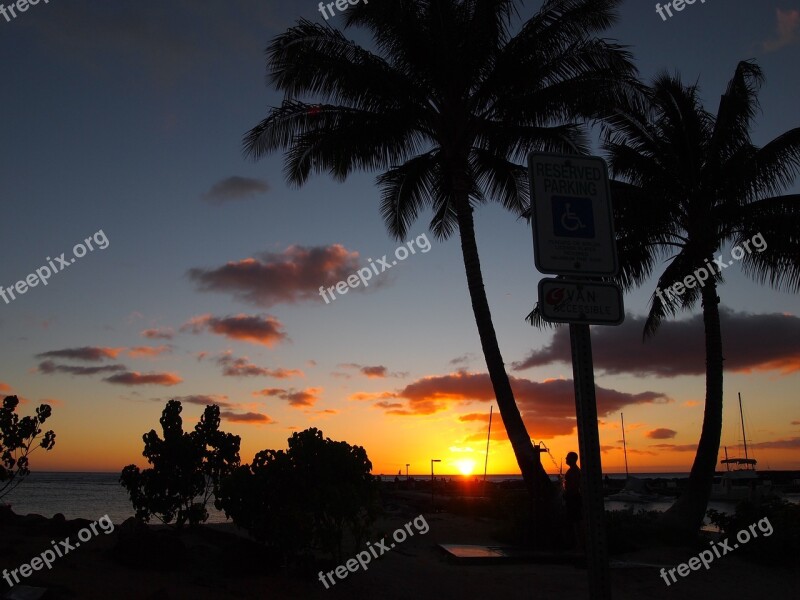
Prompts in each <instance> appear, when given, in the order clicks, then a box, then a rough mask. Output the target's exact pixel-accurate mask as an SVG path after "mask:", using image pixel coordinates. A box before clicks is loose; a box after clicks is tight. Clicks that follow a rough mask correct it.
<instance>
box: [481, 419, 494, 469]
mask: <svg viewBox="0 0 800 600" xmlns="http://www.w3.org/2000/svg"><path fill="white" fill-rule="evenodd" d="M493 408H494V406H493V405H490V406H489V433H487V434H486V459H485V460H484V461H483V482H484V483H486V468H487V467H488V466H489V438H490V437H491V435H492V409H493Z"/></svg>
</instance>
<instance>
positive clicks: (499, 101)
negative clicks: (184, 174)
mask: <svg viewBox="0 0 800 600" xmlns="http://www.w3.org/2000/svg"><path fill="white" fill-rule="evenodd" d="M619 4H620V0H546V1H545V2H544V4H543V6H542V8H541V9H540V10H539V12H538V13H537V14H536V15H534V16H533V17H532V18H531V19H529V20H528V21H526V22H525V23H523V24H521V26H519V27H518V31H516V33H514V34H512V29H511V28H512V21H513V17H515V16H517V15H518V6H519V5H521V2H519V1H513V0H393V1H392V2H380V3H368V4H358V5H356V6H351V7H349V8H348V11H347V12H346V13H345V23H346V27H355V26H359V27H363V28H366V29H367V30H369V31H370V32H371V33H372V37H373V46H374V48H375V51H374V52H373V51H370V50H367V49H365V48H363V47H362V46H359V45H358V44H357V43H356V42H354V41H352V40H349V39H347V38H346V37H345V36H344V34H343V33H342V32H340V31H338V30H336V29H333V28H332V27H330V26H329V25H326V24H315V23H312V22H310V21H307V20H301V21H300V22H299V23H298V24H297V25H296V26H295V27H292V28H290V29H289V30H288V31H286V32H285V33H283V34H281V35H279V36H277V37H276V38H275V39H274V40H273V41H272V43H271V44H270V45H269V47H268V49H267V57H268V70H269V79H270V81H271V82H272V83H273V84H274V85H275V86H276V87H277V88H278V89H279V90H282V91H283V92H284V94H285V95H284V100H283V103H282V105H281V106H280V107H278V108H274V109H272V110H271V111H270V113H269V115H268V116H267V117H266V118H265V119H264V120H263V121H261V122H260V123H259V124H258V125H257V126H256V127H254V128H253V129H252V130H251V131H250V132H248V134H246V136H245V140H244V146H245V152H246V153H247V154H248V155H250V156H252V157H254V158H256V159H257V158H260V157H262V156H264V155H265V154H268V153H270V152H272V151H275V150H278V149H284V148H286V149H288V152H287V153H286V155H285V167H284V174H285V176H286V179H287V181H288V182H290V183H291V184H295V185H301V184H303V183H304V182H305V181H306V180H307V179H308V177H309V175H310V174H311V172H312V171H313V172H316V173H320V172H324V171H327V172H328V173H329V174H330V175H331V176H332V177H334V178H335V179H337V180H343V179H345V178H346V177H347V176H348V175H349V174H350V173H351V172H352V171H353V170H356V169H363V170H380V171H382V173H381V174H380V175H379V176H378V180H377V181H378V184H379V187H380V189H381V213H382V216H383V218H384V221H385V223H386V225H387V228H388V230H389V232H390V233H391V234H392V235H393V236H395V237H397V238H403V237H404V236H405V235H406V233H407V231H408V228H409V226H410V224H411V223H412V222H413V221H414V220H415V219H416V218H417V217H418V215H419V214H420V212H421V211H422V210H423V209H427V208H430V209H431V210H432V211H433V218H432V220H431V223H430V227H431V230H432V231H433V233H434V234H435V235H436V236H437V237H438V238H439V239H446V238H447V237H449V236H450V235H451V234H452V233H453V232H455V231H456V230H457V221H456V198H458V197H460V196H463V192H466V193H467V194H468V197H469V201H470V203H471V204H472V205H474V204H476V203H483V202H487V201H494V202H499V203H501V204H502V205H503V206H504V207H505V208H506V209H508V210H510V211H512V212H513V213H515V214H518V215H522V214H523V213H524V212H525V210H526V208H527V206H528V186H527V173H526V168H525V167H524V166H523V165H524V159H525V157H526V156H527V154H528V153H529V152H530V151H532V150H547V151H554V152H579V153H585V152H586V150H587V148H588V145H587V141H586V137H585V133H584V130H583V128H582V127H581V126H580V125H578V124H577V123H576V122H577V121H579V120H582V119H594V118H599V117H601V116H604V115H606V114H609V112H610V107H611V106H612V105H613V102H614V100H615V99H616V98H618V97H619V96H620V89H621V87H623V86H630V85H634V83H633V82H634V75H635V69H634V67H633V66H632V63H631V61H630V55H629V53H628V52H627V51H626V50H625V48H624V47H623V46H620V45H618V44H616V43H613V42H611V41H608V40H602V39H597V38H595V37H593V35H594V34H595V33H596V32H599V31H602V30H603V29H605V28H606V27H608V26H609V25H610V24H611V23H612V22H613V20H614V18H615V12H614V9H615V8H616V7H617V6H618V5H619ZM311 99H314V100H315V102H314V103H313V104H312V103H311ZM565 123H566V124H565ZM520 163H522V164H520Z"/></svg>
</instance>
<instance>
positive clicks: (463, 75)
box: [244, 0, 635, 499]
mask: <svg viewBox="0 0 800 600" xmlns="http://www.w3.org/2000/svg"><path fill="white" fill-rule="evenodd" d="M521 4H522V2H520V1H515V0H392V1H387V2H370V3H368V4H367V3H364V4H357V5H355V6H351V7H350V8H349V9H348V10H347V12H346V13H345V14H344V15H343V18H344V21H345V27H351V26H361V27H363V28H365V29H368V30H369V31H370V32H371V34H372V36H373V39H374V41H375V47H376V51H375V52H371V51H369V50H367V49H365V48H363V47H361V46H359V45H358V44H357V43H355V42H353V41H351V40H348V39H347V38H345V36H344V35H343V34H342V33H341V32H340V31H338V30H336V29H333V28H332V27H330V26H327V25H322V24H314V23H312V22H310V21H307V20H301V21H300V22H299V24H298V25H297V26H295V27H292V28H291V29H289V30H288V31H286V32H285V33H283V34H281V35H279V36H278V37H276V38H275V39H274V40H273V41H272V43H271V44H270V46H269V48H268V50H267V54H268V72H269V77H270V80H271V82H272V83H273V84H274V85H275V86H276V87H277V89H278V90H280V91H283V92H284V93H285V95H284V101H283V104H282V105H281V106H280V107H279V108H274V109H273V110H272V111H271V112H270V113H269V115H268V116H267V117H266V118H265V119H264V120H263V121H261V123H259V124H258V125H257V126H256V127H254V128H253V129H252V130H251V131H250V132H249V133H248V134H247V135H246V137H245V142H244V146H245V151H246V152H247V154H249V155H251V156H253V157H255V158H261V157H263V156H265V155H267V154H269V153H271V152H274V151H275V150H278V149H286V153H285V169H284V172H285V174H286V178H287V180H288V181H289V183H292V184H295V185H302V184H303V183H305V182H306V180H307V179H308V177H309V175H310V174H311V172H312V171H313V172H315V173H319V172H323V171H328V172H329V173H330V174H331V175H332V176H333V177H334V178H335V179H337V180H344V179H345V178H346V177H347V176H348V175H349V174H350V173H351V172H353V171H355V170H357V169H364V170H382V171H383V173H382V174H381V175H380V176H379V177H378V180H377V182H378V185H379V187H380V189H381V190H382V198H381V213H382V215H383V217H384V222H385V223H386V227H387V229H388V230H389V233H390V234H391V235H392V236H394V237H395V238H397V239H404V238H405V237H406V235H407V233H408V230H409V227H410V226H411V224H412V223H413V222H414V221H416V219H417V218H418V217H419V216H420V213H421V212H422V211H423V210H425V209H430V210H431V211H432V212H433V218H432V219H431V221H430V228H431V231H433V233H434V234H435V235H436V237H437V238H438V239H441V240H445V239H448V238H450V237H451V236H453V235H454V234H456V233H458V235H459V237H460V240H461V252H462V258H463V261H464V267H465V271H466V277H467V286H468V290H469V295H470V299H471V303H472V310H473V313H474V317H475V322H476V324H477V328H478V335H479V338H480V343H481V348H482V349H483V354H484V357H485V360H486V367H487V370H488V372H489V377H490V379H491V382H492V386H493V389H494V393H495V396H496V399H497V405H498V407H499V409H500V415H501V417H502V419H503V424H504V425H505V429H506V432H507V434H508V438H509V440H510V442H511V445H512V448H513V450H514V454H515V456H516V459H517V463H518V464H519V467H520V470H521V472H522V476H523V478H524V480H525V483H526V486H527V488H528V490H529V491H530V492H531V494H532V495H533V496H534V497H537V498H541V497H542V496H547V495H552V490H553V486H552V485H551V483H550V480H549V478H548V476H547V473H546V471H545V470H544V468H543V467H542V465H541V462H540V461H539V460H538V454H537V453H536V452H535V451H534V448H533V444H532V443H531V437H530V435H529V434H528V432H527V430H526V427H525V424H524V422H523V420H522V417H521V415H520V411H519V408H518V407H517V404H516V402H515V399H514V394H513V391H512V389H511V384H510V382H509V379H508V374H507V373H506V370H505V365H504V362H503V357H502V355H501V353H500V348H499V345H498V342H497V335H496V333H495V330H494V324H493V322H492V317H491V313H490V311H489V302H488V299H487V296H486V290H485V289H484V282H483V275H482V272H481V266H480V260H479V256H478V247H477V242H476V236H475V224H474V216H473V213H474V209H475V207H476V206H478V205H480V204H483V203H486V202H498V203H500V204H501V205H502V206H503V207H504V208H506V209H507V210H509V211H511V212H512V213H514V214H516V215H522V214H524V213H525V211H526V209H527V206H528V203H529V200H528V189H527V188H528V186H527V183H526V181H527V177H526V173H527V169H526V167H525V166H524V164H520V163H524V161H525V158H526V155H527V154H528V152H530V151H532V150H548V151H554V152H555V151H557V152H570V153H572V152H585V151H586V150H587V149H588V145H587V143H586V141H585V135H584V131H583V129H582V128H581V127H580V126H578V125H577V124H576V122H580V121H582V120H583V119H587V118H588V119H594V118H598V117H601V116H603V115H606V114H608V110H609V109H610V108H611V107H613V105H614V104H615V99H616V97H617V91H618V89H619V87H620V85H621V84H622V83H624V82H628V79H629V77H631V76H632V75H633V74H634V72H635V69H634V67H633V66H632V63H631V62H630V55H629V53H628V52H627V51H625V50H624V49H623V47H622V46H619V45H616V44H613V43H610V42H608V41H606V40H601V39H597V38H596V37H594V36H595V34H597V33H598V32H601V31H603V30H605V29H606V28H607V27H609V26H610V25H611V24H612V23H613V22H614V20H615V16H616V15H615V9H616V8H617V6H619V4H620V0H545V2H544V3H543V4H542V6H541V8H540V10H539V11H538V12H537V13H536V14H534V15H533V16H532V17H531V18H530V19H529V20H527V21H525V22H524V23H522V24H521V25H520V26H519V29H518V31H517V33H516V34H515V35H512V31H511V30H512V26H513V22H514V17H516V16H518V15H519V10H520V5H521ZM310 98H318V99H320V100H322V102H319V101H318V100H315V101H313V102H311V101H309V102H306V101H304V100H308V99H310ZM534 426H535V425H534ZM551 499H552V498H551Z"/></svg>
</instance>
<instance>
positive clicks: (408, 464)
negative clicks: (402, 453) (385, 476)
mask: <svg viewBox="0 0 800 600" xmlns="http://www.w3.org/2000/svg"><path fill="white" fill-rule="evenodd" d="M409 466H411V463H406V481H408V467H409Z"/></svg>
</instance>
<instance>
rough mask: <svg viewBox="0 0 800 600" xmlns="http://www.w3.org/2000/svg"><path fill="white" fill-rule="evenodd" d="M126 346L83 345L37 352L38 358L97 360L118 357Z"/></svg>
mask: <svg viewBox="0 0 800 600" xmlns="http://www.w3.org/2000/svg"><path fill="white" fill-rule="evenodd" d="M123 350H125V348H107V347H100V346H81V347H80V348H64V349H62V350H50V351H49V352H42V353H41V354H37V355H36V358H66V359H71V360H85V361H89V362H96V361H101V360H105V359H107V358H117V356H118V355H119V354H120V352H122V351H123Z"/></svg>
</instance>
